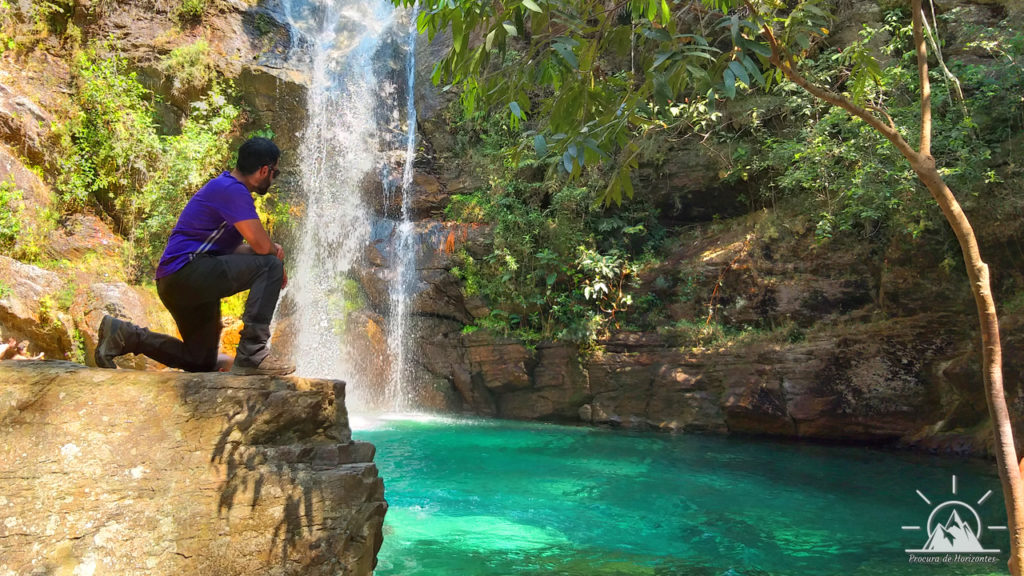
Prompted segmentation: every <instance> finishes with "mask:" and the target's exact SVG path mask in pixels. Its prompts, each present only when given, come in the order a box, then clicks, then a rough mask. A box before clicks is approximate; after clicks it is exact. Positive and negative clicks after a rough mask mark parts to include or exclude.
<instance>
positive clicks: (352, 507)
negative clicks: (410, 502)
mask: <svg viewBox="0 0 1024 576" xmlns="http://www.w3.org/2000/svg"><path fill="white" fill-rule="evenodd" d="M0 429H2V431H3V434H4V442H3V443H2V444H0V481H2V483H3V486H4V489H3V493H2V494H0V518H2V519H3V521H2V522H0V541H2V542H4V545H3V550H4V553H3V556H2V557H0V574H65V573H66V574H72V573H74V574H151V575H156V576H159V575H173V576H191V575H196V576H199V575H207V574H218V575H225V576H227V575H242V574H280V575H296V576H297V575H300V574H301V575H303V576H308V575H314V576H315V575H332V576H333V575H337V574H341V575H353V576H355V575H365V576H369V575H370V574H372V571H373V568H374V565H375V563H376V554H377V551H378V550H379V548H380V545H381V542H382V524H383V520H384V514H385V512H386V510H387V503H386V502H385V500H384V484H383V482H382V480H381V478H380V477H379V476H378V473H377V468H376V466H375V465H374V464H373V456H374V447H373V445H371V444H368V443H364V442H353V441H352V439H351V432H350V429H349V425H348V416H347V411H346V409H345V385H344V383H342V382H337V381H330V380H307V379H302V378H294V377H251V376H250V377H241V376H232V375H229V374H217V373H212V374H185V373H179V372H140V371H134V370H127V371H125V370H101V369H93V368H85V367H83V366H80V365H77V364H71V363H67V362H41V361H23V362H5V363H0ZM41 486H45V489H40V487H41Z"/></svg>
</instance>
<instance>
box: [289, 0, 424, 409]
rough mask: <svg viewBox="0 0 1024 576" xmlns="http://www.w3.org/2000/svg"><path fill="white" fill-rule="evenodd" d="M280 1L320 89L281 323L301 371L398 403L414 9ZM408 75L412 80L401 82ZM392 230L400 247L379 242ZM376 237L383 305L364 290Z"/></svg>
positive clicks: (351, 392)
mask: <svg viewBox="0 0 1024 576" xmlns="http://www.w3.org/2000/svg"><path fill="white" fill-rule="evenodd" d="M281 7H282V11H283V13H284V14H283V15H284V18H285V20H286V22H287V23H288V25H289V26H290V28H291V31H292V34H293V43H292V45H293V48H292V53H291V54H289V57H288V59H289V62H290V63H291V64H292V65H293V66H296V67H300V68H305V69H306V70H307V72H308V76H309V90H308V96H307V100H308V101H307V110H308V123H307V126H306V128H305V130H304V131H303V133H302V134H301V138H300V145H299V149H298V151H297V158H298V161H297V165H298V168H299V172H300V173H301V179H300V191H299V196H300V199H301V200H300V203H301V209H300V211H301V214H300V215H299V216H298V217H297V219H298V222H299V224H298V229H297V234H296V239H297V243H296V245H295V247H294V248H293V252H294V253H292V254H289V255H288V258H289V259H290V260H291V265H290V267H289V269H290V270H291V271H292V275H293V277H292V278H290V281H289V286H288V288H287V290H286V294H285V300H284V301H283V302H282V306H281V307H279V315H281V312H282V310H287V312H286V315H287V316H288V318H287V319H286V320H282V321H281V322H279V324H281V323H287V324H288V329H287V330H285V333H286V334H290V335H291V338H290V342H289V346H287V348H289V349H290V351H291V357H292V359H293V361H294V362H295V364H296V366H297V374H298V375H300V376H306V377H327V378H339V379H343V380H345V381H347V382H348V393H347V395H348V398H347V400H348V403H349V405H350V407H352V406H354V407H355V408H356V409H357V410H358V409H361V410H366V409H380V408H393V407H395V403H396V402H398V399H399V398H402V397H403V395H402V394H399V393H396V392H392V391H391V390H390V389H391V387H393V386H398V385H400V382H401V381H402V374H403V369H402V368H401V367H402V366H403V365H404V362H405V354H404V350H405V349H404V345H403V342H402V340H404V334H405V326H406V324H407V322H406V321H405V320H404V318H403V317H404V316H406V315H407V314H408V311H407V308H408V306H407V304H406V303H407V301H408V297H407V296H396V295H395V292H396V291H399V292H401V291H402V287H404V286H408V276H409V275H410V274H409V272H406V271H404V270H406V269H408V268H414V265H412V264H410V263H411V262H412V260H413V259H412V257H411V256H407V255H406V252H410V253H411V240H410V238H411V237H410V234H409V232H408V231H409V230H411V225H410V224H409V223H408V221H407V216H408V206H407V205H408V199H407V198H406V199H403V202H402V207H401V211H400V212H401V213H400V214H394V213H391V212H395V210H390V211H389V208H388V205H389V203H390V202H391V195H392V194H393V191H394V189H395V188H396V183H395V180H396V179H397V178H396V177H395V176H394V175H393V173H394V172H395V171H396V169H397V165H398V164H399V163H401V164H402V165H403V170H402V182H403V184H404V185H405V186H403V190H405V189H407V188H408V187H407V184H408V183H409V182H411V180H412V160H413V159H412V156H413V155H414V154H415V108H414V107H413V95H412V77H413V74H414V68H413V64H414V61H413V60H412V58H413V56H412V46H411V45H410V44H409V42H410V35H409V33H408V28H406V26H404V24H405V23H406V22H408V18H409V16H410V14H408V13H405V12H402V11H396V10H395V8H394V6H393V5H392V4H391V2H390V1H388V0H282V4H281ZM412 17H413V18H415V16H414V15H413V16H412ZM413 26H415V24H413ZM412 41H413V42H414V41H415V38H414V37H413V38H412ZM407 52H408V56H407V57H405V56H406V53H407ZM403 61H404V62H407V66H403V65H402V63H403ZM403 71H404V72H405V73H406V77H407V78H406V81H407V85H406V86H402V82H401V80H397V78H399V77H400V76H401V73H402V72H403ZM403 92H406V94H403ZM403 96H405V98H404V100H406V102H405V104H406V106H405V110H404V112H405V116H406V118H404V119H403V106H401V105H400V103H399V101H400V100H403V98H402V97H403ZM403 120H404V122H403ZM288 153H289V151H287V150H286V151H285V154H288ZM403 196H406V195H405V194H403ZM399 218H401V221H397V220H398V219H399ZM382 230H385V231H387V230H390V233H386V234H383V236H384V237H386V238H388V239H389V240H390V242H379V239H380V238H381V237H382V232H381V231H382ZM375 241H378V242H377V245H379V246H378V248H379V252H380V253H381V254H382V255H383V257H384V259H385V261H386V262H387V264H388V266H386V268H388V273H387V274H385V275H384V276H383V278H382V280H383V281H385V282H387V283H388V285H389V288H388V290H387V292H388V293H389V294H390V296H389V298H388V302H385V303H383V306H377V308H383V307H386V309H384V310H377V311H375V310H374V309H373V306H371V304H373V302H371V301H369V300H372V299H371V298H368V296H367V291H366V285H365V282H366V281H367V276H366V270H367V263H366V260H367V256H366V255H367V253H368V251H369V250H371V248H372V247H373V246H375ZM389 244H390V245H389ZM403 267H405V268H403ZM378 313H379V314H378ZM381 314H382V315H383V316H381ZM385 316H386V317H387V318H385ZM382 387H383V388H385V389H384V390H382V389H381V388H382ZM385 402H386V403H385Z"/></svg>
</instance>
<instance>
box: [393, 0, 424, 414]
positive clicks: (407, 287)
mask: <svg viewBox="0 0 1024 576" xmlns="http://www.w3.org/2000/svg"><path fill="white" fill-rule="evenodd" d="M418 13H419V3H416V4H414V5H413V9H412V14H411V16H410V22H409V41H408V42H409V44H408V45H409V57H408V63H407V64H406V129H405V134H406V137H405V163H404V165H403V167H402V219H401V221H400V222H399V224H398V226H397V240H396V242H395V245H396V246H397V250H396V254H395V280H394V282H392V284H391V293H390V297H391V321H390V323H389V326H388V328H389V330H388V333H389V334H390V336H391V338H390V339H389V340H388V348H389V351H390V352H391V359H392V362H393V364H392V369H391V378H390V381H389V382H388V388H387V403H388V406H389V407H390V408H392V409H397V410H402V411H405V410H408V409H409V408H411V407H412V406H411V405H410V402H411V398H410V396H409V391H408V390H407V389H406V385H407V384H408V382H409V381H410V378H409V374H408V370H409V364H408V360H407V358H406V351H407V345H408V342H407V340H408V338H407V337H406V334H407V333H408V328H409V326H408V324H409V301H410V294H412V292H413V289H414V284H415V282H416V236H415V227H414V225H413V222H412V215H411V213H410V212H411V205H412V201H411V197H412V192H411V190H412V177H413V163H414V161H415V159H416V102H415V94H416V36H417V31H416V16H417V14H418Z"/></svg>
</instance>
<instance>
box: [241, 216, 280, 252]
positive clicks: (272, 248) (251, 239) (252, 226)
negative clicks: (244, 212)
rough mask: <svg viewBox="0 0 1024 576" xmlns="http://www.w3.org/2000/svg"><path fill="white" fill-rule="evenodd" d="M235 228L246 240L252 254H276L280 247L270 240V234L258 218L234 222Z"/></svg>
mask: <svg viewBox="0 0 1024 576" xmlns="http://www.w3.org/2000/svg"><path fill="white" fill-rule="evenodd" d="M235 228H237V229H238V232H239V233H240V234H241V235H242V238H245V241H246V242H248V244H249V248H250V249H251V250H252V252H253V253H254V254H276V253H277V252H278V251H279V249H280V246H278V245H277V244H274V243H273V242H272V241H271V240H270V235H269V234H267V231H266V230H265V229H264V228H263V223H261V222H260V221H259V218H253V219H251V220H241V221H239V222H235ZM282 256H283V254H282ZM278 257H279V258H280V257H281V256H278Z"/></svg>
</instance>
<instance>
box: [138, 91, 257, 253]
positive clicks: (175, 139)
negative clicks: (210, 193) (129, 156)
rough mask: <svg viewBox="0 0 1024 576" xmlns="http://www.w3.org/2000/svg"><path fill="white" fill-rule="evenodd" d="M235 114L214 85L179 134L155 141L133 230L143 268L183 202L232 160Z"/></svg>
mask: <svg viewBox="0 0 1024 576" xmlns="http://www.w3.org/2000/svg"><path fill="white" fill-rule="evenodd" d="M239 112H240V111H239V109H238V107H237V106H235V105H234V104H232V103H231V102H230V101H229V100H228V99H227V97H226V96H225V95H224V87H222V86H220V85H219V84H215V85H214V86H213V88H212V89H211V90H210V92H209V93H208V94H207V96H206V98H205V99H203V100H201V101H198V102H194V103H193V104H192V109H191V113H190V114H189V115H188V116H187V117H186V118H185V121H184V124H183V125H182V129H181V133H180V134H178V135H175V136H163V137H161V138H160V145H161V146H160V154H159V157H158V158H157V160H156V162H155V170H154V177H152V178H151V179H150V180H149V181H148V182H146V184H145V186H143V187H142V189H141V190H140V191H139V195H138V201H137V202H138V208H139V209H140V219H141V221H140V223H139V226H137V227H136V229H135V230H134V234H135V239H136V245H137V246H138V247H139V249H140V250H141V251H142V258H141V262H140V263H139V264H141V265H142V266H143V268H148V267H149V266H152V263H153V261H154V259H155V258H156V257H158V256H159V254H160V251H161V250H162V249H163V245H164V243H165V242H166V241H167V236H168V235H169V234H170V231H171V228H173V227H174V223H175V221H176V220H177V218H178V215H179V214H180V213H181V211H182V209H184V207H185V204H186V203H187V202H188V199H189V198H191V196H192V194H194V193H195V192H196V190H198V189H199V188H200V187H202V185H203V184H205V183H206V181H207V180H209V179H210V178H211V177H213V176H215V175H216V174H217V173H218V172H220V171H222V170H224V169H225V168H227V161H228V158H230V157H231V150H230V143H231V141H230V138H229V135H230V133H231V132H232V130H233V129H234V123H235V120H236V119H237V118H238V115H239Z"/></svg>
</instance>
